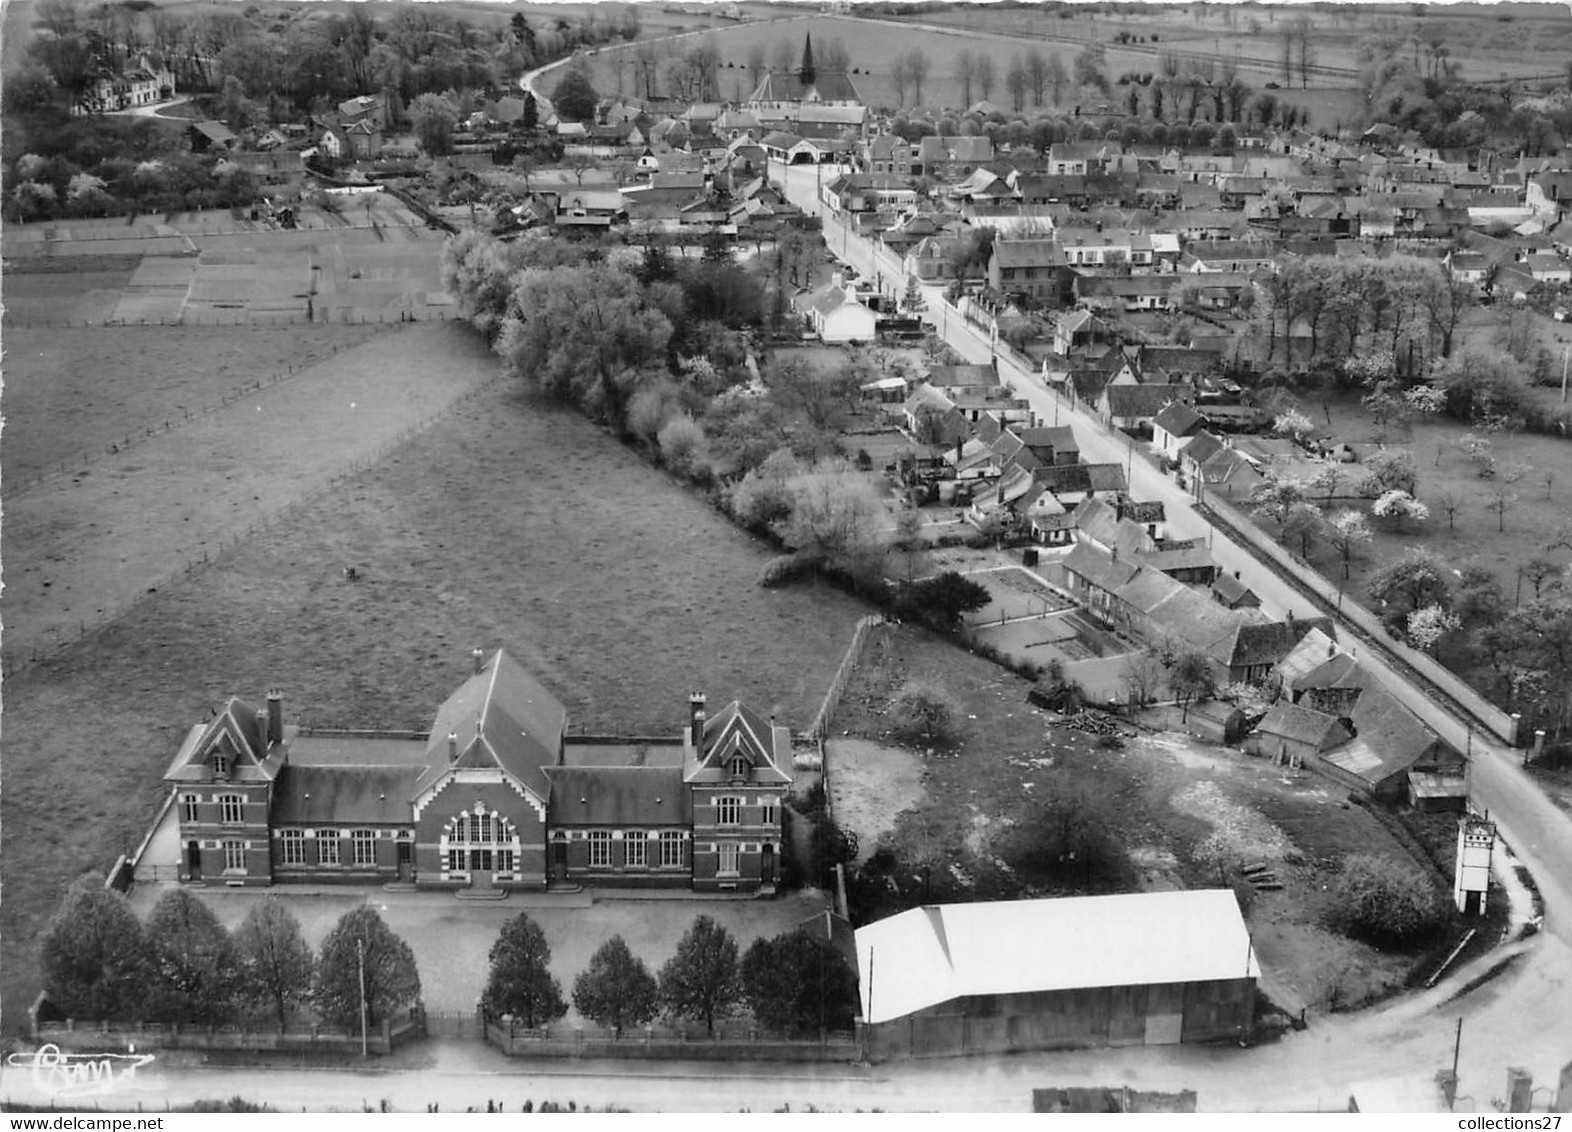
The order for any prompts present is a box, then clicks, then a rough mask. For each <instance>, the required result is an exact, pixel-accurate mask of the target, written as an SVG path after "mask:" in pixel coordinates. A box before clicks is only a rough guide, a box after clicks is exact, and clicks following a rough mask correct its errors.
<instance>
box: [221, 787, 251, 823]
mask: <svg viewBox="0 0 1572 1132" xmlns="http://www.w3.org/2000/svg"><path fill="white" fill-rule="evenodd" d="M218 812H219V820H220V821H222V822H223V823H224V824H225V825H239V824H240V823H241V822H243V821H244V820H245V814H246V807H245V799H244V798H242V797H241V796H240V795H239V794H220V795H219V796H218Z"/></svg>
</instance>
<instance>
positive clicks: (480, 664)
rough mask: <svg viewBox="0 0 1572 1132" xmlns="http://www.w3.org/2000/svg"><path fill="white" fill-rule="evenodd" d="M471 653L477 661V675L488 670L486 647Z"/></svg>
mask: <svg viewBox="0 0 1572 1132" xmlns="http://www.w3.org/2000/svg"><path fill="white" fill-rule="evenodd" d="M469 655H470V656H471V657H472V658H473V659H474V661H475V675H476V676H479V675H480V674H481V673H482V672H484V671H486V650H485V649H475V650H474V651H473V652H471V653H470V654H469Z"/></svg>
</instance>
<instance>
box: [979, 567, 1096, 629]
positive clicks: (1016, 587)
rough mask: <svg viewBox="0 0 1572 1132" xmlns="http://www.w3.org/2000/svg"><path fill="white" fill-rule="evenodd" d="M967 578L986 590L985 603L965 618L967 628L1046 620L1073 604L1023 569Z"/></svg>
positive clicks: (990, 572)
mask: <svg viewBox="0 0 1572 1132" xmlns="http://www.w3.org/2000/svg"><path fill="white" fill-rule="evenodd" d="M966 576H967V578H968V579H969V580H971V581H973V582H976V583H977V584H978V585H980V586H982V587H983V588H985V589H986V590H987V591H988V596H989V599H990V600H989V602H988V604H987V605H985V606H983V607H982V608H981V609H979V610H978V611H977V612H976V613H972V614H970V615H968V616H967V618H966V622H967V624H968V625H971V626H976V627H980V626H983V625H986V624H988V623H990V622H993V623H996V624H1003V623H1004V622H1007V621H1014V620H1017V619H1019V618H1023V617H1046V616H1048V615H1049V614H1051V613H1058V612H1061V611H1063V610H1066V609H1071V608H1073V607H1074V605H1075V603H1074V602H1073V601H1071V600H1070V599H1069V598H1067V597H1065V596H1064V595H1063V594H1061V593H1060V592H1059V591H1058V590H1056V589H1054V588H1053V587H1052V586H1050V585H1049V584H1048V583H1047V582H1046V581H1044V580H1043V579H1042V578H1041V577H1040V576H1038V575H1037V574H1035V573H1033V572H1032V571H1030V570H1028V569H1027V568H1026V567H1024V566H1001V567H999V568H998V569H995V570H979V571H976V572H975V573H971V574H968V575H966Z"/></svg>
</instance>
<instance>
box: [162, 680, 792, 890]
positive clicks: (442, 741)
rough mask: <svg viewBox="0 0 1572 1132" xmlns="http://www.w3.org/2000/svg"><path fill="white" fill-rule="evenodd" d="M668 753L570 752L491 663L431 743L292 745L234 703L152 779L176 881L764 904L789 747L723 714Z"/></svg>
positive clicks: (298, 733)
mask: <svg viewBox="0 0 1572 1132" xmlns="http://www.w3.org/2000/svg"><path fill="white" fill-rule="evenodd" d="M704 704H705V699H704V696H703V695H701V694H697V693H695V694H692V695H690V696H689V703H688V709H689V725H688V726H687V727H685V728H683V729H682V731H681V732H680V733H679V734H677V735H675V736H670V737H665V736H653V737H648V738H637V739H626V738H623V739H606V738H598V737H594V736H569V735H567V733H566V732H567V712H566V711H565V710H564V709H563V707H562V705H561V704H560V703H558V702H557V700H556V699H555V698H554V697H553V696H552V695H551V693H550V692H548V691H547V690H546V689H545V688H544V687H543V686H542V685H541V684H540V683H539V682H538V681H537V680H535V678H534V677H532V676H531V675H530V674H529V673H527V672H525V671H524V669H522V668H521V667H519V665H518V664H517V663H516V662H515V661H514V660H513V659H512V658H511V657H509V656H508V655H507V653H505V652H503V651H502V650H500V649H499V650H498V651H496V652H495V653H493V654H492V655H491V656H490V658H487V657H485V656H484V655H483V654H482V653H481V652H479V650H477V651H476V653H475V669H474V672H473V673H472V674H471V676H470V677H469V678H468V679H467V680H465V681H464V683H463V684H461V685H460V686H459V687H458V688H457V689H456V690H455V691H454V692H453V694H452V695H450V696H449V697H448V698H447V700H446V701H445V702H444V703H443V704H442V706H441V707H440V708H439V709H438V711H437V714H436V718H435V720H434V722H433V724H432V728H431V731H430V733H429V734H401V733H392V732H377V733H371V734H370V735H368V733H366V732H364V731H361V732H349V733H323V732H309V733H308V732H305V731H302V730H301V729H300V728H297V727H294V726H285V723H284V709H283V699H282V696H281V695H280V694H279V693H277V692H270V693H268V697H267V706H266V707H265V708H261V709H256V708H253V707H251V706H250V705H248V704H247V703H245V702H244V701H242V700H241V699H239V698H238V697H237V698H233V699H231V700H230V701H229V702H228V703H227V704H226V705H225V706H224V708H223V709H222V710H220V711H218V712H216V713H215V714H214V716H213V718H212V719H210V720H208V721H207V722H206V723H200V724H197V725H195V726H193V727H192V728H191V730H190V731H189V732H188V733H187V735H186V739H185V741H184V742H183V743H182V744H181V746H180V750H179V752H178V753H177V754H176V755H175V758H174V760H173V761H172V762H171V763H170V766H169V769H168V770H167V771H166V772H165V774H164V781H165V782H167V783H169V784H170V787H171V791H172V793H173V795H174V798H173V803H174V805H173V807H172V812H173V813H174V814H175V815H176V816H177V818H178V822H179V827H178V828H179V844H180V861H179V873H180V879H181V880H183V881H187V882H190V883H207V884H223V885H232V886H258V885H269V884H274V883H279V882H284V883H307V884H386V883H389V882H394V881H402V882H405V883H414V884H415V885H418V886H419V887H422V888H449V889H471V890H492V891H500V890H504V889H536V890H539V889H544V888H546V887H547V885H548V883H567V884H573V885H578V884H607V883H609V884H617V885H622V886H632V887H662V886H665V887H691V888H693V889H695V890H707V891H712V892H713V891H722V890H727V891H744V892H754V891H759V890H760V889H764V890H766V891H768V890H769V889H770V887H771V886H772V885H773V882H774V880H775V876H776V862H777V860H778V855H779V852H780V842H781V813H782V805H783V803H784V799H785V795H786V793H787V791H788V790H789V789H790V788H791V773H790V767H791V761H790V750H791V739H790V734H789V732H788V731H787V729H786V728H784V727H778V726H776V725H775V723H774V722H773V721H769V722H766V721H765V720H763V719H762V718H760V717H759V716H758V715H757V714H756V713H754V712H753V711H751V710H750V709H749V708H747V707H745V706H744V705H743V704H741V703H739V702H737V701H732V702H731V703H729V704H727V705H725V706H724V707H723V708H721V709H720V710H719V711H718V712H716V714H715V715H714V716H713V717H711V716H707V715H706V713H705V710H704Z"/></svg>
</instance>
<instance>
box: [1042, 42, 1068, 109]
mask: <svg viewBox="0 0 1572 1132" xmlns="http://www.w3.org/2000/svg"><path fill="white" fill-rule="evenodd" d="M1046 66H1047V69H1048V70H1047V73H1048V85H1049V86H1050V87H1051V88H1053V104H1054V105H1055V106H1058V105H1059V99H1060V96H1061V95H1063V93H1064V84H1065V83H1067V82H1069V81H1070V72H1069V71H1067V70H1066V69H1065V66H1064V60H1063V59H1061V58H1059V53H1058V52H1057V51H1050V52H1048V60H1047V63H1046Z"/></svg>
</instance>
